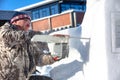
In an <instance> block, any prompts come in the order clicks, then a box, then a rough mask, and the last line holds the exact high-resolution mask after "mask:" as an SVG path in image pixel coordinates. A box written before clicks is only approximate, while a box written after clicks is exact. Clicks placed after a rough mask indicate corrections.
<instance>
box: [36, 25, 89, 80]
mask: <svg viewBox="0 0 120 80" xmlns="http://www.w3.org/2000/svg"><path fill="white" fill-rule="evenodd" d="M53 34H65V35H70V36H72V37H73V36H74V37H77V38H70V39H69V56H68V57H66V58H64V59H62V60H60V61H57V62H55V63H54V64H52V65H47V66H44V67H37V70H39V71H40V72H41V75H45V76H50V77H51V78H52V79H53V80H78V79H79V80H84V72H83V66H84V64H85V63H86V62H87V61H88V57H87V56H88V51H89V45H88V43H89V40H88V42H85V40H86V39H85V40H81V39H80V35H81V27H75V28H69V29H66V30H61V31H57V32H54V33H52V34H50V35H53ZM83 42H84V43H83Z"/></svg>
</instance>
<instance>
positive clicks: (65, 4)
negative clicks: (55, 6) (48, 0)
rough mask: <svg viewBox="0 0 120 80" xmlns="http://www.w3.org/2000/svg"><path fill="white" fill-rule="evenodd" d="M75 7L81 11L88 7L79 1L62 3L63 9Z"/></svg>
mask: <svg viewBox="0 0 120 80" xmlns="http://www.w3.org/2000/svg"><path fill="white" fill-rule="evenodd" d="M69 9H75V10H80V11H85V9H86V7H85V6H84V5H80V4H79V3H64V4H61V11H62V12H63V11H65V10H69Z"/></svg>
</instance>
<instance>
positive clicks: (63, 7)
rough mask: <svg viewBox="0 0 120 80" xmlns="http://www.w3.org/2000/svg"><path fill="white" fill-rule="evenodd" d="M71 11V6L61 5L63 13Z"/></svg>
mask: <svg viewBox="0 0 120 80" xmlns="http://www.w3.org/2000/svg"><path fill="white" fill-rule="evenodd" d="M68 9H70V5H69V4H62V5H61V11H65V10H68Z"/></svg>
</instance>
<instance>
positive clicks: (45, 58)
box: [0, 24, 54, 80]
mask: <svg viewBox="0 0 120 80" xmlns="http://www.w3.org/2000/svg"><path fill="white" fill-rule="evenodd" d="M30 39H31V37H30V36H29V34H28V32H25V31H21V30H16V29H13V28H12V27H10V25H9V24H5V25H3V26H2V27H0V80H28V79H29V76H30V75H31V73H32V72H33V71H34V70H35V67H36V65H38V66H41V65H47V64H51V63H53V62H54V60H53V59H52V56H51V55H49V54H44V53H43V51H44V50H46V49H47V50H48V47H47V45H46V43H42V42H31V41H30Z"/></svg>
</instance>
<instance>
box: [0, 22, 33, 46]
mask: <svg viewBox="0 0 120 80" xmlns="http://www.w3.org/2000/svg"><path fill="white" fill-rule="evenodd" d="M0 39H1V40H3V41H4V42H6V43H8V42H9V44H14V43H24V42H25V41H28V40H30V39H31V36H29V34H28V32H25V31H21V30H13V29H11V28H10V25H8V24H6V25H3V26H1V27H0Z"/></svg>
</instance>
